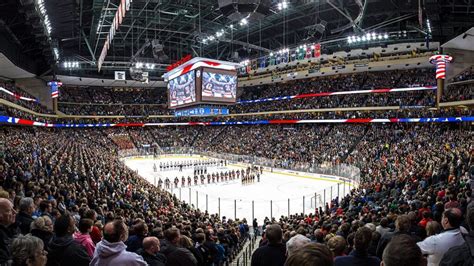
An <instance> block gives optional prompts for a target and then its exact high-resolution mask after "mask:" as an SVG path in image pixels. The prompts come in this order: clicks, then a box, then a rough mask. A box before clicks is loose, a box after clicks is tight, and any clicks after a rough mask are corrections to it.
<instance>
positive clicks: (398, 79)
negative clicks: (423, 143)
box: [59, 68, 435, 116]
mask: <svg viewBox="0 0 474 266" xmlns="http://www.w3.org/2000/svg"><path fill="white" fill-rule="evenodd" d="M425 85H426V86H432V85H435V81H434V70H433V69H431V68H430V69H415V70H403V71H400V70H397V71H389V72H362V73H357V74H348V75H336V76H328V77H319V78H313V79H309V80H304V81H301V80H298V81H292V82H288V83H277V84H272V85H265V86H254V87H250V88H244V89H243V92H242V95H241V96H240V98H239V100H251V99H260V98H267V97H277V96H291V95H296V94H300V93H317V92H335V91H353V90H363V89H376V88H397V87H416V86H425ZM166 96H167V94H166V90H165V89H156V88H154V89H150V88H133V89H132V88H108V87H100V88H96V87H85V88H84V87H62V88H61V93H60V103H59V110H60V111H62V112H64V113H66V114H71V115H129V116H147V115H162V114H171V112H170V111H169V110H167V108H166V101H167V99H166ZM434 98H435V94H434V93H433V91H420V92H402V93H383V94H363V95H342V96H330V97H318V98H306V99H296V100H284V101H273V102H267V103H258V104H242V105H239V104H238V105H234V106H231V108H230V111H231V113H248V112H261V111H276V110H295V109H314V108H335V107H364V106H387V105H391V106H433V104H434Z"/></svg>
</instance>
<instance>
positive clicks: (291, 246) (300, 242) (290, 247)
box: [286, 234, 311, 257]
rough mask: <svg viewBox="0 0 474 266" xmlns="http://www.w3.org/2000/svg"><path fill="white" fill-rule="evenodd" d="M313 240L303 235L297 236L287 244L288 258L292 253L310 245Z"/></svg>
mask: <svg viewBox="0 0 474 266" xmlns="http://www.w3.org/2000/svg"><path fill="white" fill-rule="evenodd" d="M309 242H311V240H310V239H309V238H307V237H305V236H303V235H300V234H298V235H295V236H294V237H292V238H290V240H288V242H286V256H287V257H289V256H291V253H293V252H295V251H296V250H298V249H300V248H301V247H302V246H304V245H306V244H308V243H309Z"/></svg>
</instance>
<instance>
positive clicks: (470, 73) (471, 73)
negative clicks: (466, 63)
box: [452, 66, 474, 82]
mask: <svg viewBox="0 0 474 266" xmlns="http://www.w3.org/2000/svg"><path fill="white" fill-rule="evenodd" d="M471 79H474V66H471V67H469V68H468V69H466V70H464V71H463V72H461V73H460V74H459V75H457V76H456V77H454V78H453V79H452V81H453V82H458V81H466V80H471Z"/></svg>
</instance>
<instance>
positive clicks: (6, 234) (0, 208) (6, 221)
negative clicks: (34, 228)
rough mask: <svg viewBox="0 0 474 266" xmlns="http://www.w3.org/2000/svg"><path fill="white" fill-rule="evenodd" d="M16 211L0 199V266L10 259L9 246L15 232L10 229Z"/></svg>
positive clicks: (10, 204) (11, 204) (6, 200)
mask: <svg viewBox="0 0 474 266" xmlns="http://www.w3.org/2000/svg"><path fill="white" fill-rule="evenodd" d="M15 215H16V211H15V209H14V208H13V203H12V202H11V201H10V200H8V199H5V198H0V265H2V264H3V263H6V262H7V261H8V260H9V259H10V257H11V253H10V244H11V242H12V241H13V238H14V237H15V236H16V232H15V230H13V229H12V228H10V226H11V225H12V224H14V223H15Z"/></svg>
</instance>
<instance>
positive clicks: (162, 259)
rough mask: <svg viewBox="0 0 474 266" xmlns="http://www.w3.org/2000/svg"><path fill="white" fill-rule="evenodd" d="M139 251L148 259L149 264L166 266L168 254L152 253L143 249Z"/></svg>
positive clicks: (151, 265)
mask: <svg viewBox="0 0 474 266" xmlns="http://www.w3.org/2000/svg"><path fill="white" fill-rule="evenodd" d="M137 253H138V254H139V255H141V256H142V257H143V259H144V260H145V261H146V263H148V265H150V266H165V265H166V256H165V255H163V254H161V253H156V254H155V255H150V254H148V253H147V252H146V251H144V250H143V249H140V250H138V252H137Z"/></svg>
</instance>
